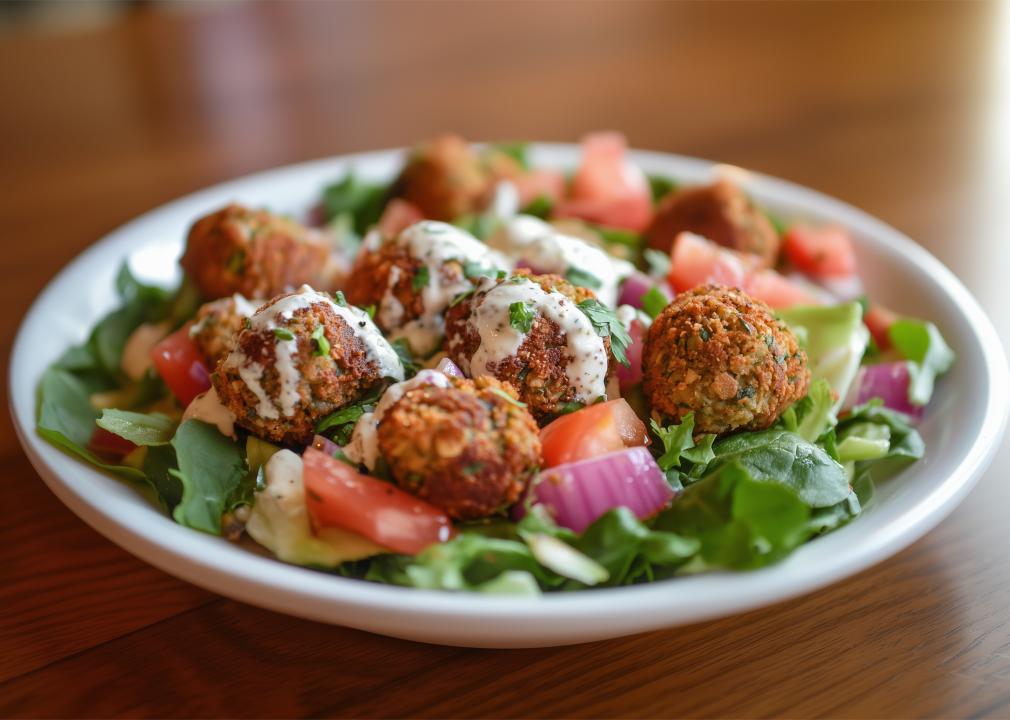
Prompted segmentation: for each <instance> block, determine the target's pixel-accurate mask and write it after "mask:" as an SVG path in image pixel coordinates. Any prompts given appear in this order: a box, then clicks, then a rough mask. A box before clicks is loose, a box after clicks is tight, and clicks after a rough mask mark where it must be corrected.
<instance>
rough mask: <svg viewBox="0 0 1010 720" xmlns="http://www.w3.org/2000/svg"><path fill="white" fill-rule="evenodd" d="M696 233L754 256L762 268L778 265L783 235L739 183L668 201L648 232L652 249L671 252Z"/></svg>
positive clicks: (689, 192) (717, 184)
mask: <svg viewBox="0 0 1010 720" xmlns="http://www.w3.org/2000/svg"><path fill="white" fill-rule="evenodd" d="M684 231H687V232H692V233H695V234H696V235H701V236H702V237H705V238H708V239H709V240H711V241H712V242H716V243H719V244H720V245H725V246H726V247H728V248H732V249H733V250H738V251H740V252H747V253H752V254H754V255H756V256H758V257H759V258H760V260H761V265H762V267H770V266H772V265H774V264H775V261H776V259H777V258H778V253H779V235H778V233H777V232H776V231H775V228H774V227H773V226H772V224H771V222H770V221H769V220H768V218H767V217H766V216H765V214H764V213H762V212H761V211H760V210H758V209H757V208H756V207H754V204H753V203H752V202H751V201H750V198H748V197H747V195H746V194H745V193H744V191H743V190H741V189H740V188H739V187H738V186H737V185H736V184H735V183H733V182H732V181H730V180H727V179H725V178H723V179H720V180H717V181H715V182H714V183H712V184H711V185H705V186H701V187H689V188H684V189H683V190H679V191H676V192H673V193H670V194H669V195H667V196H666V198H664V199H663V200H662V201H661V202H660V204H659V207H658V208H657V209H656V215H655V217H654V218H653V220H652V224H651V225H650V226H649V227H648V229H646V231H645V238H646V241H647V242H648V244H649V247H651V248H653V249H655V250H661V251H663V252H666V253H668V252H670V248H671V246H672V245H673V241H674V239H675V238H676V237H677V236H678V235H679V234H680V233H682V232H684Z"/></svg>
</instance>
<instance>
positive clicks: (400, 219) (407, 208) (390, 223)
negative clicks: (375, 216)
mask: <svg viewBox="0 0 1010 720" xmlns="http://www.w3.org/2000/svg"><path fill="white" fill-rule="evenodd" d="M421 220H424V213H422V212H421V210H420V209H419V208H418V207H417V206H416V205H414V204H413V203H410V202H407V201H406V200H402V199H400V198H393V199H392V200H390V201H389V202H388V203H387V204H386V208H385V209H384V210H383V211H382V217H380V218H379V232H381V233H382V236H383V237H387V238H389V237H395V236H397V235H399V234H400V231H401V230H405V229H407V228H408V227H410V226H411V225H413V224H414V223H416V222H419V221H421Z"/></svg>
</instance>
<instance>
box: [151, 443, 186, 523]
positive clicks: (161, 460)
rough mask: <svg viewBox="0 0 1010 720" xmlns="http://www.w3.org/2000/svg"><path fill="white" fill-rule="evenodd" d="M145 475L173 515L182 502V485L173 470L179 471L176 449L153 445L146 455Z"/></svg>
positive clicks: (169, 446) (168, 446)
mask: <svg viewBox="0 0 1010 720" xmlns="http://www.w3.org/2000/svg"><path fill="white" fill-rule="evenodd" d="M143 468H144V475H145V476H146V477H147V482H148V483H149V484H150V485H151V487H152V488H154V491H155V492H156V493H157V494H158V499H159V500H160V501H161V503H162V505H164V506H165V509H166V510H168V512H169V513H171V512H172V511H173V510H174V509H175V508H176V506H177V505H178V504H179V502H180V501H181V500H182V483H181V482H180V481H179V478H177V477H176V476H175V475H173V474H172V471H173V470H178V469H179V461H178V460H177V459H176V457H175V449H174V448H173V447H172V446H171V445H153V446H151V447H148V448H147V452H146V453H145V454H144V465H143Z"/></svg>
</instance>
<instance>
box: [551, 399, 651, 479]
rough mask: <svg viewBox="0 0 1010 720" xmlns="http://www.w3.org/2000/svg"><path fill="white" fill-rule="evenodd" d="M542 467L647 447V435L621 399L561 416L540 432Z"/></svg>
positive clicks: (643, 424) (643, 427) (641, 424)
mask: <svg viewBox="0 0 1010 720" xmlns="http://www.w3.org/2000/svg"><path fill="white" fill-rule="evenodd" d="M540 444H541V445H542V446H543V457H544V466H545V467H556V466H558V465H563V464H564V463H570V462H576V461H578V460H585V459H586V458H591V457H596V456H597V455H606V454H607V453H611V452H616V451H617V450H623V449H624V448H626V447H635V446H638V445H641V446H643V447H644V446H646V445H648V444H649V433H648V432H647V431H646V429H645V423H643V422H642V421H641V420H640V419H639V417H638V415H636V414H635V411H634V410H632V409H631V406H630V405H628V401H627V400H624V399H623V398H617V399H616V400H610V401H608V402H604V403H597V404H596V405H590V406H589V407H586V408H582V409H581V410H577V411H575V412H573V413H570V414H568V415H562V416H561V417H559V418H558V419H557V420H555V421H553V422H552V423H550V424H548V425H547V426H546V427H544V429H543V430H541V431H540Z"/></svg>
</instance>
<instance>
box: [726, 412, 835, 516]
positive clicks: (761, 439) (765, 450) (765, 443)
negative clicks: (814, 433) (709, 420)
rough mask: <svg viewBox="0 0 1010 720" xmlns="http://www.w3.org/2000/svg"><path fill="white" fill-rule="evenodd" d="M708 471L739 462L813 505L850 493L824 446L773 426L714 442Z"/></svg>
mask: <svg viewBox="0 0 1010 720" xmlns="http://www.w3.org/2000/svg"><path fill="white" fill-rule="evenodd" d="M713 450H714V451H715V460H713V461H712V465H710V467H709V470H710V471H711V470H714V469H716V468H718V467H722V466H724V465H726V464H729V463H736V464H738V465H739V466H740V467H741V468H743V469H744V470H746V471H747V473H748V474H749V475H750V476H751V477H752V478H753V479H754V480H756V481H758V482H775V483H780V484H783V485H786V486H788V487H789V488H790V489H792V490H794V491H795V492H796V493H798V494H799V496H800V499H801V500H803V502H804V503H806V504H807V505H808V506H810V507H813V508H819V507H828V506H831V505H835V504H837V503H839V502H841V501H842V500H844V499H845V498H846V496H848V494H849V478H848V475H847V474H846V472H845V468H843V467H842V466H841V465H840V464H839V463H838V462H837V461H836V460H834V459H833V458H832V457H831V456H830V455H828V453H827V452H826V451H825V450H824V448H822V447H820V446H818V445H814V444H813V443H810V442H808V441H806V440H804V439H803V438H802V437H800V436H799V435H797V434H796V433H793V432H789V431H788V430H783V429H778V428H772V429H770V430H762V431H759V432H750V433H740V434H739V435H732V436H730V437H727V438H723V439H722V440H719V441H718V442H716V443H715V445H714V447H713Z"/></svg>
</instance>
